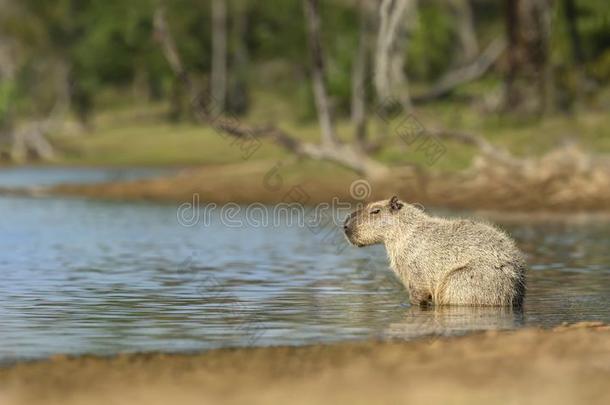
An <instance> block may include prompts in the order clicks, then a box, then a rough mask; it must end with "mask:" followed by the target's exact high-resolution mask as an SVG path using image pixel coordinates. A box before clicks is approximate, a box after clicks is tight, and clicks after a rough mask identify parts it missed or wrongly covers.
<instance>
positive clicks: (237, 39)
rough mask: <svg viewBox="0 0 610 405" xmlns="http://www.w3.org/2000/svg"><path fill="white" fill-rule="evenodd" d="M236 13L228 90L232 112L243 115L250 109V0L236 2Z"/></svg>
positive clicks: (232, 30)
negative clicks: (248, 84)
mask: <svg viewBox="0 0 610 405" xmlns="http://www.w3.org/2000/svg"><path fill="white" fill-rule="evenodd" d="M235 7H236V10H235V15H234V18H233V26H232V29H231V45H232V46H231V48H232V49H233V57H232V59H231V66H230V68H229V72H230V79H229V82H230V83H231V86H230V88H229V91H228V105H227V108H228V109H229V111H230V112H232V113H233V114H237V115H243V114H245V113H246V112H247V110H248V102H249V99H248V86H247V75H248V47H247V46H246V35H247V26H248V1H247V0H239V1H236V2H235Z"/></svg>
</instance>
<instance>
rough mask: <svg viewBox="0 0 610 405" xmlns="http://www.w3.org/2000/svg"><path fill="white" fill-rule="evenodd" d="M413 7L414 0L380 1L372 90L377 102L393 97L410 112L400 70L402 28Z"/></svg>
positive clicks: (401, 63) (403, 31)
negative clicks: (373, 86)
mask: <svg viewBox="0 0 610 405" xmlns="http://www.w3.org/2000/svg"><path fill="white" fill-rule="evenodd" d="M416 6H417V2H416V0H381V6H380V8H379V32H378V35H377V45H376V55H375V89H376V92H377V97H378V98H379V99H380V100H386V99H388V98H389V97H397V98H398V99H399V100H400V101H401V103H402V105H403V107H404V108H405V109H406V110H410V109H411V98H410V96H409V89H408V80H407V77H406V74H405V71H404V67H405V62H406V58H405V46H406V42H407V39H406V31H405V29H406V27H405V24H406V22H407V21H408V20H409V17H412V14H413V13H414V12H415V10H416Z"/></svg>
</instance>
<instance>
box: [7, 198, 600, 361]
mask: <svg viewBox="0 0 610 405" xmlns="http://www.w3.org/2000/svg"><path fill="white" fill-rule="evenodd" d="M507 229H508V230H509V231H510V232H511V233H512V234H513V236H514V237H515V238H516V239H517V240H518V243H519V245H520V246H521V247H522V249H523V250H524V251H525V252H526V254H527V256H528V261H529V263H530V265H531V270H530V272H529V275H528V295H527V298H526V303H525V307H524V309H523V311H518V312H513V311H511V310H508V309H497V308H432V309H428V310H422V309H420V308H417V307H411V306H410V305H409V304H408V299H407V295H406V291H405V290H404V288H403V287H402V286H401V285H400V284H399V283H397V282H396V279H395V278H394V277H393V276H392V275H391V273H390V272H389V270H388V267H387V261H386V258H385V253H384V251H383V249H381V248H380V247H373V248H368V249H356V248H348V249H345V250H344V251H342V252H341V253H337V251H336V248H335V247H334V246H332V244H328V243H322V242H321V240H320V236H319V235H315V234H314V233H312V232H311V231H310V230H309V229H307V228H299V227H296V226H295V227H287V226H282V227H277V228H258V229H257V228H248V227H246V228H241V229H235V228H227V227H225V226H223V225H221V223H220V221H219V219H218V218H212V221H211V224H210V225H209V226H206V227H204V226H194V227H190V228H189V227H182V226H180V225H179V224H178V222H177V219H176V207H175V206H173V205H155V204H142V203H140V204H135V203H110V202H96V201H81V200H77V199H60V198H52V199H28V198H17V197H2V198H0V249H1V251H0V252H1V253H0V274H1V275H2V283H0V319H1V320H2V325H1V327H0V361H2V360H6V359H9V358H22V357H41V356H47V355H50V354H52V353H59V352H61V353H116V352H119V351H146V350H162V351H182V350H200V349H207V348H213V347H221V346H231V345H240V346H243V345H251V344H254V345H272V344H303V343H313V342H328V341H339V340H350V339H364V338H370V337H375V338H385V337H392V338H406V339H411V338H415V337H418V336H422V335H428V334H442V335H447V334H462V333H465V332H468V331H471V330H481V329H512V328H518V327H522V326H524V325H541V326H550V325H555V324H558V323H561V322H564V321H568V322H573V321H578V320H583V319H586V320H601V321H605V322H610V277H609V275H610V252H609V250H608V246H609V245H610V225H609V224H603V223H591V224H584V225H561V224H539V225H527V224H521V225H519V224H511V225H510V226H507Z"/></svg>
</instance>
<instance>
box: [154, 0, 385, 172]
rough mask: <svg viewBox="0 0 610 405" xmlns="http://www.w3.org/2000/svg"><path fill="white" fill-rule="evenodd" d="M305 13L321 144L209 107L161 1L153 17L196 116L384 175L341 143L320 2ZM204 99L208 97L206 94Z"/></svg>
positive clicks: (311, 1)
mask: <svg viewBox="0 0 610 405" xmlns="http://www.w3.org/2000/svg"><path fill="white" fill-rule="evenodd" d="M304 1H305V4H304V7H305V11H306V13H305V16H306V19H307V33H308V40H309V41H308V43H309V47H310V54H311V55H312V83H313V87H314V96H315V97H316V107H317V109H318V112H319V120H320V125H321V129H322V131H321V132H322V134H321V143H320V144H316V143H309V142H303V141H301V140H299V139H297V138H295V137H293V136H291V135H290V134H289V133H287V132H286V131H284V130H282V129H281V128H277V127H275V126H274V125H265V126H260V127H253V126H248V125H246V124H245V123H243V122H239V123H238V124H237V125H236V123H235V120H232V119H227V118H224V117H222V116H218V115H217V114H213V113H212V111H210V110H209V106H208V105H207V104H206V103H205V102H201V95H200V93H199V91H198V90H197V89H196V88H195V86H194V85H193V82H192V80H191V79H190V76H189V74H188V72H187V71H186V70H185V69H184V67H183V65H182V62H181V59H180V56H179V53H178V51H177V47H176V43H175V41H174V38H173V36H172V35H171V32H170V30H169V28H168V24H167V21H166V17H165V13H164V12H163V7H162V4H161V3H159V4H158V5H157V8H156V11H155V16H154V28H155V37H156V39H157V41H158V42H159V43H160V45H161V49H162V51H163V54H164V56H165V59H166V60H167V61H168V64H169V66H170V68H171V69H172V71H173V72H174V74H175V75H176V76H177V77H178V78H179V79H180V82H181V83H182V84H183V86H184V87H185V89H186V91H188V93H189V96H190V98H191V99H192V100H194V102H193V103H192V107H193V108H194V110H195V113H196V117H197V118H198V119H199V120H200V121H201V122H202V123H205V124H207V125H210V126H212V127H213V128H214V129H216V130H217V131H221V132H223V133H225V134H228V135H230V136H233V137H235V138H238V139H245V140H248V139H250V140H251V139H252V138H253V137H254V138H269V139H271V140H272V141H273V142H275V143H276V144H277V145H279V146H281V147H282V148H284V149H285V150H287V151H289V152H291V153H293V154H295V155H297V156H303V157H308V158H311V159H316V160H328V161H332V162H335V163H337V164H339V165H342V166H344V167H347V168H349V169H351V170H353V171H355V172H356V173H359V174H362V175H364V176H368V177H384V176H385V175H386V174H387V173H388V172H389V168H388V167H387V166H385V165H383V164H382V163H379V162H377V161H376V160H374V159H371V158H370V157H369V156H367V155H366V154H365V153H363V152H362V150H361V149H360V148H358V147H354V146H353V145H351V144H346V143H343V142H341V141H340V140H339V139H338V138H337V137H336V134H335V130H334V126H333V124H332V116H331V112H330V106H329V102H328V95H327V93H326V86H325V84H324V59H323V53H322V46H321V39H320V17H319V14H318V2H317V1H316V0H304ZM204 98H205V97H204Z"/></svg>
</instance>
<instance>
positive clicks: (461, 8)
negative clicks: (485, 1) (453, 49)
mask: <svg viewBox="0 0 610 405" xmlns="http://www.w3.org/2000/svg"><path fill="white" fill-rule="evenodd" d="M450 6H451V8H452V10H453V14H454V15H455V17H456V22H457V34H458V38H459V42H460V47H461V51H462V54H461V57H460V58H459V61H460V62H461V63H464V62H470V61H472V60H473V59H474V58H475V57H476V56H477V55H478V53H479V41H478V40H477V33H476V30H475V27H474V20H473V16H472V6H471V4H470V0H451V1H450Z"/></svg>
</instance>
